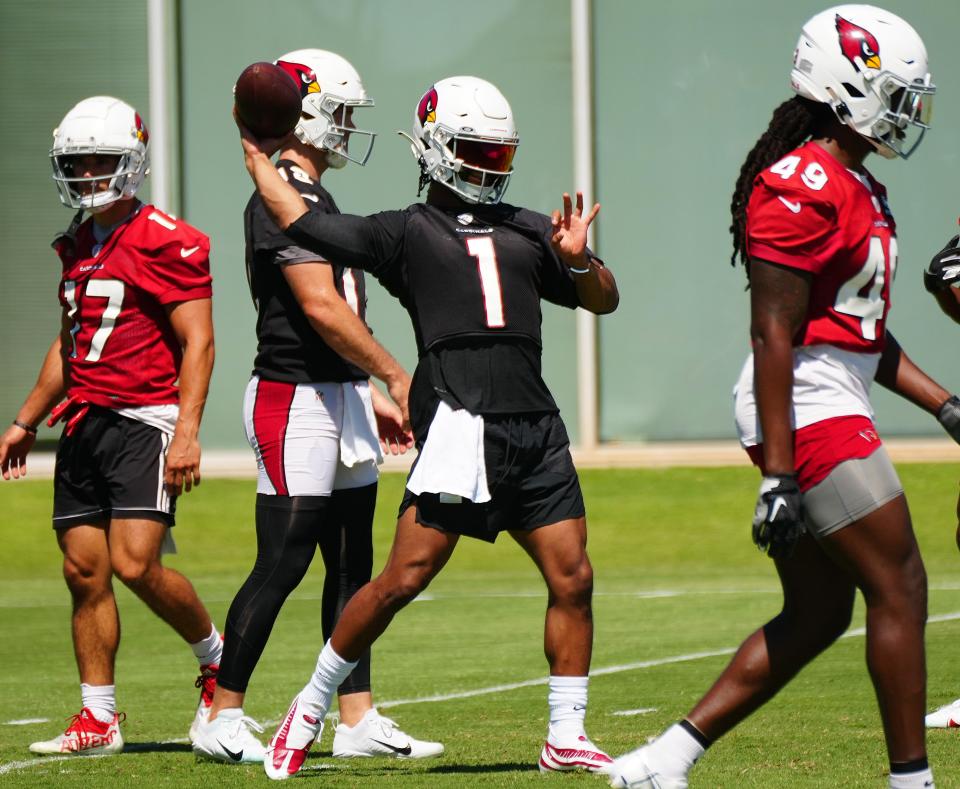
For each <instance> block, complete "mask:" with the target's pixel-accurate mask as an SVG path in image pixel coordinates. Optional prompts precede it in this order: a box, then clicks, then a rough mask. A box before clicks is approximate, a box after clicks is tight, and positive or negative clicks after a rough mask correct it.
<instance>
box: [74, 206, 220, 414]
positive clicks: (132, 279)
mask: <svg viewBox="0 0 960 789" xmlns="http://www.w3.org/2000/svg"><path fill="white" fill-rule="evenodd" d="M209 253H210V242H209V240H208V239H207V237H206V236H205V235H204V234H203V233H201V232H200V231H199V230H197V229H195V228H193V227H191V226H190V225H188V224H187V223H186V222H182V221H181V220H179V219H174V218H173V217H170V216H168V215H167V214H165V213H163V212H162V211H159V210H157V209H156V208H154V207H153V206H151V205H144V206H141V207H140V209H139V210H138V211H137V212H136V213H135V214H134V215H133V216H132V217H131V218H130V219H129V220H127V221H126V222H124V223H123V224H121V225H120V226H119V227H117V228H116V229H114V230H113V232H112V233H111V234H110V235H109V236H107V238H106V239H104V240H103V242H102V243H99V242H98V241H97V239H96V238H95V237H94V233H93V220H92V219H88V220H87V221H86V222H84V223H83V224H82V225H80V227H79V228H78V229H77V233H76V242H75V243H73V244H71V243H69V242H66V241H60V242H59V243H58V245H57V254H59V255H60V259H61V262H62V263H63V278H62V280H61V282H60V301H61V303H62V304H63V307H64V309H65V310H66V311H67V316H68V318H69V319H70V320H71V321H72V322H73V326H72V329H71V331H70V334H71V339H72V347H68V348H67V352H68V354H67V355H68V359H69V363H70V364H69V380H68V386H67V394H68V395H70V396H72V397H79V398H82V399H84V400H87V401H89V402H91V403H94V404H96V405H100V406H105V407H107V408H114V407H117V408H120V407H128V406H144V405H166V404H172V403H176V402H178V399H179V398H178V394H177V385H176V383H177V378H178V377H179V374H180V361H181V358H182V353H181V349H180V343H179V342H178V341H177V338H176V336H175V334H174V332H173V328H172V327H171V325H170V320H169V318H168V317H167V313H166V308H167V306H168V305H170V304H175V303H178V302H182V301H192V300H195V299H206V298H210V296H211V293H212V290H211V279H210V262H209Z"/></svg>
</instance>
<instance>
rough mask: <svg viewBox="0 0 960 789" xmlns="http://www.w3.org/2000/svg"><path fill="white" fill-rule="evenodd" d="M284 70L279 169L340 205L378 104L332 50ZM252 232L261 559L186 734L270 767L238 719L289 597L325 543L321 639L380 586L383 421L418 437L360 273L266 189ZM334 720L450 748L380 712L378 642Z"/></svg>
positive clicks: (398, 744)
mask: <svg viewBox="0 0 960 789" xmlns="http://www.w3.org/2000/svg"><path fill="white" fill-rule="evenodd" d="M277 64H278V65H279V66H280V67H281V68H283V69H284V70H285V71H286V72H287V73H288V74H290V75H291V76H292V77H293V78H294V80H295V81H296V84H298V85H300V87H301V92H302V102H303V105H302V113H301V117H300V121H299V123H298V124H297V127H296V130H295V134H294V136H293V137H291V138H289V139H288V141H287V143H286V144H285V146H284V148H283V150H281V151H280V158H279V160H278V162H277V165H276V166H277V171H278V172H279V173H280V177H282V178H283V179H284V180H285V181H286V182H287V183H290V184H292V185H293V186H294V187H295V188H296V189H297V190H298V192H299V193H300V194H301V195H303V196H304V199H305V200H307V201H308V202H307V205H309V206H310V210H311V211H316V212H318V213H321V214H336V213H338V209H337V206H336V203H334V201H333V197H332V196H331V195H330V193H329V192H328V191H327V190H326V189H324V188H323V186H321V184H320V179H321V177H322V176H323V174H324V173H325V172H326V171H327V170H328V169H330V168H340V167H343V166H344V165H346V163H347V162H348V161H353V162H355V163H357V164H363V163H364V162H365V161H366V160H367V158H368V156H369V153H370V144H372V142H373V136H372V134H371V133H370V132H365V131H362V130H359V129H356V128H355V126H354V122H353V113H354V111H355V109H356V108H360V107H369V106H371V105H372V104H373V100H372V99H370V98H369V97H368V96H367V93H366V91H365V89H364V86H363V83H362V82H361V80H360V75H359V74H358V73H357V71H356V69H354V68H353V66H352V65H351V64H350V63H349V62H348V61H347V60H345V59H344V58H342V57H340V56H339V55H337V54H335V53H333V52H327V51H325V50H319V49H303V50H297V51H295V52H289V53H287V54H286V55H283V56H282V57H281V58H280V59H279V60H278V61H277ZM362 143H365V144H362ZM244 228H245V235H246V242H247V250H246V251H247V275H248V278H249V280H250V290H251V293H252V295H253V299H254V302H255V303H256V305H257V312H258V315H257V340H258V348H257V357H256V360H255V362H254V373H253V377H252V378H251V379H250V382H249V384H248V385H247V391H246V396H245V397H244V409H243V410H244V425H245V427H246V433H247V439H248V440H249V442H250V446H251V447H252V448H253V450H254V452H255V454H256V456H257V462H258V464H259V478H258V482H257V507H256V531H257V559H256V562H255V564H254V567H253V570H252V571H251V573H250V575H249V577H248V578H247V579H246V581H245V582H244V584H243V586H242V587H241V588H240V590H239V591H238V592H237V594H236V597H235V598H234V600H233V604H232V605H231V606H230V611H229V613H228V614H227V622H226V628H225V633H224V635H225V640H224V649H223V661H222V663H221V665H220V672H219V675H218V679H217V688H216V691H215V693H214V698H213V704H212V705H211V707H210V711H209V715H208V717H207V720H205V721H202V722H201V723H200V724H199V725H198V726H197V727H196V728H195V729H194V731H193V733H192V741H193V750H194V752H195V753H197V754H198V755H200V756H203V757H206V758H211V759H216V760H219V761H223V762H227V763H237V762H262V761H263V754H264V748H263V745H262V744H261V743H260V742H259V741H258V740H257V739H256V737H255V736H254V735H253V734H252V733H251V731H250V729H251V728H254V724H253V722H252V721H251V719H250V718H248V717H246V716H245V715H244V714H243V702H244V698H245V696H246V690H247V684H248V682H249V680H250V677H251V675H252V674H253V671H254V669H255V668H256V665H257V662H258V661H259V659H260V655H261V654H262V653H263V649H264V647H265V646H266V644H267V639H268V638H269V636H270V632H271V630H272V628H273V625H274V623H275V622H276V619H277V616H278V615H279V613H280V607H281V606H282V605H283V603H284V601H285V600H286V598H287V596H288V595H289V594H290V592H292V591H293V590H294V589H295V588H296V587H297V584H299V583H300V580H301V579H302V578H303V576H304V574H305V573H306V571H307V569H308V568H309V566H310V564H311V562H312V561H313V557H314V554H315V553H316V550H317V547H318V546H319V548H320V554H321V556H322V558H323V565H324V571H325V573H326V575H325V578H324V584H323V599H322V601H321V604H320V608H321V626H322V629H323V633H324V634H325V635H326V636H329V635H330V633H331V632H332V631H333V625H334V623H335V622H336V618H337V615H338V614H339V612H340V611H342V610H343V607H344V606H345V605H346V604H347V601H348V600H349V599H350V597H351V596H352V595H353V594H354V592H356V591H357V589H359V588H360V587H361V586H363V585H364V584H365V583H367V582H368V581H369V580H370V574H371V572H372V570H373V513H374V508H375V506H376V501H377V475H378V472H377V463H378V461H380V460H381V459H382V458H381V456H380V452H379V450H378V422H379V425H380V436H381V438H382V439H383V443H384V447H385V448H390V449H392V450H393V451H395V452H399V451H406V449H407V444H408V442H409V441H410V439H409V438H408V434H407V433H406V432H405V431H404V430H403V429H402V422H403V417H402V414H401V410H400V408H398V407H397V406H396V405H394V404H393V403H391V402H390V401H389V400H387V398H386V397H385V396H384V395H382V394H380V392H379V390H378V389H377V388H376V387H375V386H370V385H369V384H368V378H369V374H373V375H375V376H377V377H378V378H380V379H381V380H383V381H385V382H386V383H387V384H388V387H389V389H390V391H391V393H392V394H393V396H394V397H395V398H396V399H397V400H398V401H399V402H400V403H402V404H404V405H405V404H406V402H407V392H408V389H409V385H410V377H409V376H408V375H407V373H406V371H405V370H404V369H403V368H402V367H401V366H400V365H399V364H398V363H397V361H396V360H395V359H394V358H393V357H392V356H391V355H390V354H389V353H388V352H387V351H386V350H385V349H384V348H383V346H381V345H380V343H378V342H377V341H376V340H375V339H374V338H373V336H372V335H371V334H370V330H369V329H368V328H367V325H366V324H365V323H364V316H365V313H366V295H365V291H364V279H363V272H362V271H354V270H353V269H351V268H346V267H344V266H340V265H337V264H336V263H330V262H327V261H326V260H325V259H324V258H323V257H321V256H319V255H318V254H317V253H316V252H314V251H311V250H309V249H305V248H304V247H303V246H302V245H300V244H297V243H295V242H294V241H293V240H292V239H290V238H288V237H287V236H285V235H284V234H283V233H282V232H281V231H280V229H279V228H278V227H277V226H276V225H275V224H274V223H273V221H271V219H270V217H269V216H268V215H267V213H266V211H265V210H264V207H263V202H262V201H261V199H260V197H259V195H258V194H257V193H256V192H254V194H253V196H252V197H251V198H250V201H249V203H248V204H247V208H246V211H245V212H244ZM374 411H376V416H375V415H374ZM339 716H340V725H339V726H337V729H336V733H335V736H334V740H333V755H334V756H353V757H363V756H397V755H403V756H405V757H408V758H421V757H429V756H439V755H440V754H441V753H443V745H441V744H440V743H438V742H425V741H422V740H417V739H415V738H413V737H410V736H409V735H408V734H406V733H405V732H403V731H401V730H400V729H399V728H398V727H397V725H396V724H395V723H394V722H393V721H391V720H390V719H389V718H385V717H383V716H382V715H380V714H379V712H378V711H377V710H376V708H374V706H373V697H372V695H371V686H370V654H369V651H367V652H365V653H364V654H363V655H362V656H361V659H360V660H359V661H358V665H357V666H356V668H354V670H353V671H352V672H351V674H350V675H349V676H348V677H346V678H345V679H344V681H343V683H342V684H341V685H340V687H339ZM256 728H257V729H259V727H258V726H257V727H256Z"/></svg>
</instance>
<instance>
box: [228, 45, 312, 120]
mask: <svg viewBox="0 0 960 789" xmlns="http://www.w3.org/2000/svg"><path fill="white" fill-rule="evenodd" d="M233 100H234V102H235V103H236V106H237V114H238V115H239V116H240V120H241V121H243V125H244V126H246V127H247V128H248V129H250V131H252V132H253V133H254V134H255V135H256V136H257V137H259V138H260V139H269V138H272V137H283V136H285V135H287V134H289V133H290V132H291V131H293V127H294V126H296V125H297V120H298V119H299V118H300V88H299V87H298V85H297V83H296V82H294V81H293V78H292V77H291V76H290V75H289V74H287V73H286V72H285V71H284V70H283V69H282V68H280V67H279V66H275V65H274V64H273V63H266V62H260V63H254V64H252V65H250V66H247V67H246V68H245V69H244V70H243V73H241V74H240V76H239V77H238V78H237V83H236V85H235V86H234V88H233Z"/></svg>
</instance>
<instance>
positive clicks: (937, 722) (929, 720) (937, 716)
mask: <svg viewBox="0 0 960 789" xmlns="http://www.w3.org/2000/svg"><path fill="white" fill-rule="evenodd" d="M924 721H925V722H926V724H927V728H928V729H960V699H957V700H956V701H952V702H950V703H949V704H944V705H943V706H942V707H940V708H938V709H936V710H934V711H933V712H931V713H930V714H929V715H927V717H926V718H924Z"/></svg>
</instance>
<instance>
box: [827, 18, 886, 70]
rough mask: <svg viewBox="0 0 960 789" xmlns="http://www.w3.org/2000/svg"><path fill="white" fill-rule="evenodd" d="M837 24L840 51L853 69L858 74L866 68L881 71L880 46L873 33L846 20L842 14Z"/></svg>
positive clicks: (837, 19)
mask: <svg viewBox="0 0 960 789" xmlns="http://www.w3.org/2000/svg"><path fill="white" fill-rule="evenodd" d="M836 22H837V35H838V36H839V38H840V51H841V52H842V53H843V56H844V57H845V58H846V59H847V60H849V61H850V63H851V65H852V66H853V68H854V69H855V70H856V71H858V72H860V71H862V70H863V69H864V68H868V69H875V70H877V71H879V70H880V44H878V43H877V39H876V37H875V36H874V35H873V33H871V32H870V31H869V30H866V29H865V28H862V27H860V25H855V24H853V22H851V21H849V20H848V19H844V18H843V17H842V16H840V14H837V17H836Z"/></svg>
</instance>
